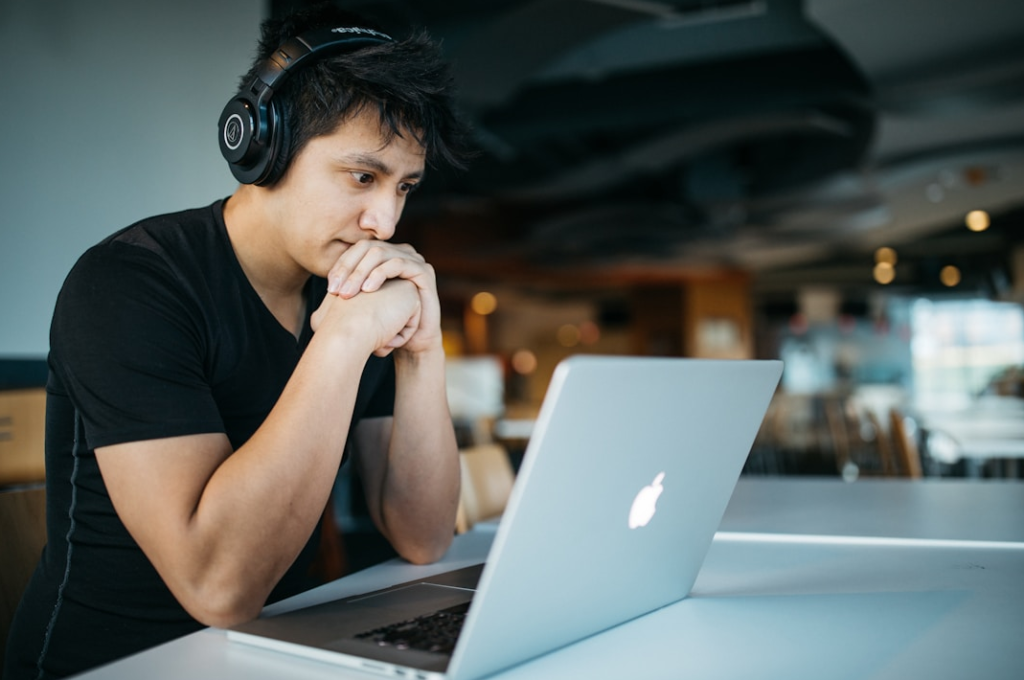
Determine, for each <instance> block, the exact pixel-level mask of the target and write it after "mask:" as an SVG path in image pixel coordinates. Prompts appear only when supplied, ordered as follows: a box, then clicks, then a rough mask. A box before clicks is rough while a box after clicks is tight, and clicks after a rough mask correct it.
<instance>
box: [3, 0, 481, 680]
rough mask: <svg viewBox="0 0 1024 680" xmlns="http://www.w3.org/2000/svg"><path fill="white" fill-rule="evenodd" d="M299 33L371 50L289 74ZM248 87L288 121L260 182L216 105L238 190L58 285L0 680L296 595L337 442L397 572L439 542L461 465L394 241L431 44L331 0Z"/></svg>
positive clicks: (151, 224)
mask: <svg viewBox="0 0 1024 680" xmlns="http://www.w3.org/2000/svg"><path fill="white" fill-rule="evenodd" d="M311 29H332V30H334V31H335V32H336V34H337V35H340V36H342V37H345V36H349V37H351V36H355V37H357V38H366V40H361V39H360V40H356V41H354V43H353V44H346V45H343V46H341V47H339V48H325V49H323V50H320V52H322V54H321V53H319V52H318V53H317V54H312V55H304V56H303V58H302V63H301V64H299V63H297V62H296V64H295V66H296V68H291V67H289V66H288V64H287V63H286V64H285V66H284V67H283V68H282V67H281V66H280V64H279V63H278V62H280V58H279V55H280V52H278V50H277V48H278V46H282V45H287V46H288V47H287V49H285V48H284V47H282V51H287V50H293V48H294V47H295V45H296V44H297V43H296V42H295V41H294V40H293V39H294V38H295V37H296V36H300V35H306V36H308V35H313V33H309V31H310V30H311ZM317 35H323V32H322V31H321V33H319V34H317ZM330 40H333V38H330ZM314 47H316V46H315V45H314ZM302 49H303V50H304V49H305V47H302ZM293 51H294V50H293ZM314 51H316V50H314ZM274 55H278V57H275V58H276V59H278V62H271V61H268V59H269V58H270V57H272V56H274ZM285 61H287V59H285ZM283 71H287V72H286V73H283ZM267 74H270V75H269V76H268V75H267ZM275 78H276V80H275ZM267 79H270V80H271V81H272V82H273V87H272V88H268V87H266V85H267V82H266V80H267ZM271 90H272V91H271ZM253 91H259V93H260V96H262V97H264V100H263V101H262V103H265V100H266V98H267V97H268V96H272V101H273V104H274V109H273V113H274V114H275V115H280V117H281V120H279V121H277V122H276V123H274V122H273V121H271V123H272V125H271V127H272V128H273V127H275V126H276V131H273V130H272V131H273V132H274V133H275V134H280V135H281V137H280V138H278V140H277V142H276V144H277V146H276V147H274V146H272V145H271V146H269V147H268V148H271V149H276V151H273V150H272V152H271V158H270V161H271V162H269V163H266V164H265V165H266V167H267V171H266V172H262V171H261V173H260V176H259V177H252V176H250V175H251V173H250V170H251V163H250V159H249V158H248V157H246V158H240V157H239V154H234V155H232V152H233V151H234V146H235V145H237V143H238V142H239V140H240V136H239V133H240V132H244V131H242V130H241V128H239V127H236V125H237V124H238V123H240V122H246V121H243V118H244V116H246V115H248V112H247V110H246V111H243V115H242V116H240V117H237V118H234V117H233V115H234V113H235V112H237V111H238V110H239V109H238V104H237V102H235V101H234V100H233V101H232V103H230V104H229V105H228V107H226V108H225V115H224V116H222V121H221V128H220V129H219V131H218V134H219V135H220V136H221V139H222V150H223V151H225V156H226V157H227V158H228V160H229V162H231V163H232V170H233V172H235V175H236V176H237V177H239V178H240V179H242V181H243V182H252V183H245V184H242V185H241V186H240V187H239V188H238V190H237V191H236V192H235V193H234V194H232V195H231V196H230V197H229V198H228V199H225V200H223V201H218V202H216V203H214V204H213V205H211V206H208V207H206V208H202V209H196V210H189V211H185V212H181V213H176V214H172V215H163V216H159V217H155V218H152V219H149V220H144V221H142V222H140V223H138V224H136V225H133V226H131V227H128V228H127V229H124V230H122V231H120V232H118V233H116V234H114V235H113V236H111V237H109V238H107V239H106V240H104V241H103V242H101V243H100V244H98V245H97V246H95V247H94V248H92V249H90V250H89V251H88V252H87V253H86V254H85V255H83V257H82V258H81V259H80V261H79V262H78V263H77V264H76V266H75V267H74V269H73V270H72V272H71V273H70V274H69V276H68V278H67V280H66V281H65V284H64V287H63V289H62V291H61V294H60V296H59V299H58V302H57V306H56V310H55V313H54V319H53V324H52V327H51V350H50V357H49V364H50V379H49V384H48V388H47V389H48V414H47V452H46V455H47V495H48V513H47V514H48V517H47V522H48V535H49V541H48V545H47V547H46V550H45V552H44V555H43V558H42V560H41V562H40V565H39V567H38V568H37V569H36V572H35V574H34V575H33V578H32V581H31V583H30V585H29V588H28V590H27V592H26V594H25V596H24V598H23V600H22V604H21V606H20V608H19V611H18V614H17V616H16V619H15V623H14V626H13V630H12V633H11V637H10V641H9V645H8V654H7V667H6V669H5V676H4V677H5V678H7V679H8V680H15V679H21V678H30V677H31V678H49V677H61V676H65V675H69V674H72V673H76V672H79V671H82V670H85V669H87V668H91V667H94V666H96V665H99V664H101V663H105V662H108V661H110V660H113V659H116V658H119V657H121V656H124V655H127V654H130V653H133V652H135V651H139V650H141V649H144V648H146V647H150V646H152V645H155V644H158V643H160V642H163V641H166V640H169V639H172V638H174V637H177V636H180V635H183V634H186V633H188V632H191V631H194V630H197V629H198V628H200V627H202V626H203V625H212V626H230V625H232V624H235V623H239V622H242V621H245V620H248V619H251V618H254V617H255V616H257V614H258V613H259V612H260V610H261V608H262V607H263V606H264V604H266V603H267V602H268V601H273V600H276V599H279V598H281V597H286V596H288V595H291V594H293V593H295V592H297V591H298V590H299V589H301V588H302V587H303V585H304V582H303V578H302V577H303V575H304V573H305V571H306V569H307V568H308V566H309V563H310V560H311V557H312V554H313V552H314V547H315V546H314V543H315V541H316V538H317V536H316V527H317V524H318V520H319V518H320V517H321V514H322V513H323V512H324V508H325V505H326V503H327V501H328V498H329V494H330V492H331V489H332V486H333V483H334V479H335V474H336V472H337V469H338V466H339V465H340V464H341V462H342V460H343V454H345V452H346V451H348V452H350V457H351V458H352V462H353V464H354V465H355V466H356V468H357V470H358V472H359V477H360V478H361V479H362V480H363V484H364V492H365V496H366V499H367V504H368V510H369V513H370V515H371V517H372V518H373V520H374V522H375V523H376V525H377V527H378V528H379V529H380V531H381V532H382V533H383V534H384V536H386V537H387V539H388V540H389V541H390V542H391V544H392V545H393V547H394V548H395V550H396V551H397V552H398V554H399V555H401V556H403V557H405V558H406V559H408V560H410V561H412V562H415V563H424V562H430V561H433V560H436V559H438V558H439V557H440V556H441V555H443V553H444V552H445V550H446V549H447V547H448V545H449V543H450V541H451V538H452V533H453V527H454V523H455V512H456V506H457V499H458V486H459V460H458V453H457V449H456V443H455V436H454V432H453V428H452V423H451V419H450V415H449V413H448V410H447V401H446V394H445V384H444V355H443V352H442V345H441V331H440V310H439V304H438V296H437V290H436V283H435V280H434V274H433V270H432V269H431V267H430V266H429V265H428V264H427V263H426V262H425V261H424V259H423V258H422V257H421V256H420V255H419V254H418V253H417V252H416V251H415V250H414V249H413V248H411V247H410V246H407V245H397V244H392V243H390V242H389V239H390V238H391V237H392V236H393V235H394V232H395V225H396V223H397V222H398V219H399V217H400V215H401V213H402V209H403V207H404V205H405V201H406V198H407V197H408V194H409V193H410V192H411V191H412V190H413V189H414V188H415V186H416V185H417V184H418V183H419V182H420V181H421V180H422V179H423V176H424V171H425V166H426V165H427V161H428V159H430V160H433V159H441V160H445V161H448V162H455V163H456V164H457V163H458V159H459V153H460V148H461V147H460V141H459V140H460V139H461V138H462V136H461V134H462V130H461V128H460V126H459V124H458V121H457V119H456V117H455V116H454V115H453V112H452V108H451V103H450V102H451V94H450V79H449V76H448V75H447V71H446V70H445V69H444V68H443V67H442V65H441V63H440V61H439V55H438V50H437V48H436V46H435V45H433V44H432V43H431V42H430V41H429V40H427V39H426V38H425V37H422V36H416V37H412V38H408V39H405V40H392V39H391V38H390V37H389V36H386V35H384V34H383V33H381V32H379V31H376V30H373V29H371V28H369V27H366V26H365V25H364V24H362V23H361V22H360V21H359V20H357V19H353V18H352V17H350V16H347V15H342V14H340V13H339V12H337V11H336V10H334V9H332V7H331V5H330V4H325V5H324V6H318V7H316V8H314V9H312V10H307V11H303V12H301V13H298V14H296V15H294V16H292V17H289V18H287V19H285V20H276V21H268V22H266V23H265V24H264V27H263V36H262V40H261V44H260V50H259V57H258V59H257V60H256V63H255V64H254V66H253V68H252V69H251V70H250V72H249V74H248V75H247V76H246V77H245V78H244V79H243V90H242V91H241V92H240V95H239V96H243V95H245V96H248V95H249V94H251V93H252V92H253ZM247 93H248V94H247ZM257 104H260V102H258V103H257ZM244 108H245V107H243V109H244ZM252 133H253V134H257V133H258V129H254V131H252ZM245 134H248V132H246V133H245ZM243 136H244V135H243ZM243 141H244V140H243ZM260 144H263V142H259V143H257V144H256V151H257V152H258V153H257V156H259V155H260V154H261V153H262V152H263V151H265V150H266V149H264V148H262V147H260ZM225 145H226V147H227V148H225ZM274 154H279V155H278V156H274ZM263 160H266V159H265V158H264V159H263ZM260 162H262V161H260ZM247 164H249V165H247ZM257 165H258V163H257Z"/></svg>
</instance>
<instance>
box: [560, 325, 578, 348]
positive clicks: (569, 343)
mask: <svg viewBox="0 0 1024 680" xmlns="http://www.w3.org/2000/svg"><path fill="white" fill-rule="evenodd" d="M556 335H557V337H558V344H560V345H561V346H562V347H575V346H576V345H578V344H579V342H580V329H579V328H578V327H576V326H574V325H572V324H571V323H567V324H565V325H563V326H562V327H561V328H559V329H558V333H557V334H556Z"/></svg>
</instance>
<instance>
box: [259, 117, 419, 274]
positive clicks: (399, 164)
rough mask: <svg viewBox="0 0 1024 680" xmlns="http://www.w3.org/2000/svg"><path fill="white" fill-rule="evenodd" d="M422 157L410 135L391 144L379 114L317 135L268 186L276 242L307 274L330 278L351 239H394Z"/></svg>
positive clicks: (415, 182)
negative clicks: (388, 142)
mask: <svg viewBox="0 0 1024 680" xmlns="http://www.w3.org/2000/svg"><path fill="white" fill-rule="evenodd" d="M424 159H425V153H424V149H423V147H422V146H420V145H419V143H418V142H416V140H415V139H414V138H413V137H412V135H410V134H405V136H403V137H399V136H396V137H395V138H394V139H393V140H392V141H391V143H390V144H387V145H386V146H385V145H384V141H383V139H382V135H381V127H380V122H379V119H378V117H377V115H376V113H374V112H362V113H360V114H359V115H357V116H356V117H354V118H351V119H350V120H348V121H346V122H344V123H342V124H341V125H340V126H339V127H338V129H337V130H336V131H334V132H333V133H331V134H328V135H324V136H321V137H314V138H313V139H311V140H310V141H309V143H308V144H307V145H306V146H305V148H303V149H302V151H300V152H299V154H298V155H297V156H296V157H295V158H294V159H293V160H292V162H291V165H290V166H289V168H288V170H287V171H286V172H285V175H284V177H282V179H281V180H280V181H279V182H278V183H277V184H276V185H275V186H273V187H271V188H270V189H268V191H269V194H268V202H267V206H268V213H269V215H268V216H269V217H270V219H271V220H273V223H274V225H275V232H276V234H277V237H278V239H277V240H278V243H277V244H276V245H277V247H278V248H281V249H283V250H284V251H285V252H286V253H287V254H288V255H289V256H290V257H291V258H292V259H293V260H294V262H295V264H297V265H298V266H299V267H300V268H301V269H303V270H305V271H306V272H309V273H312V274H316V275H317V276H326V275H327V272H328V271H329V270H330V269H331V267H332V266H333V265H334V263H335V262H336V261H337V260H338V258H339V257H340V256H341V254H342V253H344V252H345V251H346V250H347V249H348V248H349V246H351V245H352V244H353V243H356V242H358V241H362V240H366V239H376V240H381V241H386V240H388V239H390V238H391V237H392V236H393V235H394V233H395V225H396V224H397V223H398V219H399V217H401V215H402V209H403V208H404V207H405V201H406V198H407V196H408V194H409V192H410V191H411V190H412V189H413V187H415V185H416V184H417V183H418V182H419V181H420V180H421V179H422V177H423V171H424Z"/></svg>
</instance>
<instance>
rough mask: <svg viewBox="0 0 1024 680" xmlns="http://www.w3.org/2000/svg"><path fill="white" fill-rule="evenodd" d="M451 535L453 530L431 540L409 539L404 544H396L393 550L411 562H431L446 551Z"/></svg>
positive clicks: (450, 542) (449, 544)
mask: <svg viewBox="0 0 1024 680" xmlns="http://www.w3.org/2000/svg"><path fill="white" fill-rule="evenodd" d="M453 536H454V532H452V533H451V534H445V535H443V536H437V537H435V538H434V539H432V540H421V541H409V542H408V543H407V544H406V545H402V546H396V547H395V550H396V551H397V552H398V554H399V555H400V556H401V557H402V559H404V560H406V561H407V562H411V563H412V564H417V565H423V564H433V563H434V562H437V561H438V560H440V559H441V558H442V557H444V555H445V553H446V552H448V548H449V547H451V544H452V538H453Z"/></svg>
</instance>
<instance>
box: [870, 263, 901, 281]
mask: <svg viewBox="0 0 1024 680" xmlns="http://www.w3.org/2000/svg"><path fill="white" fill-rule="evenodd" d="M874 275H875V281H877V282H878V283H880V284H882V285H883V286H886V285H889V284H890V283H892V282H893V280H895V278H896V267H893V266H892V265H891V264H889V263H888V262H879V263H878V264H876V265H875V271H874Z"/></svg>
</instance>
